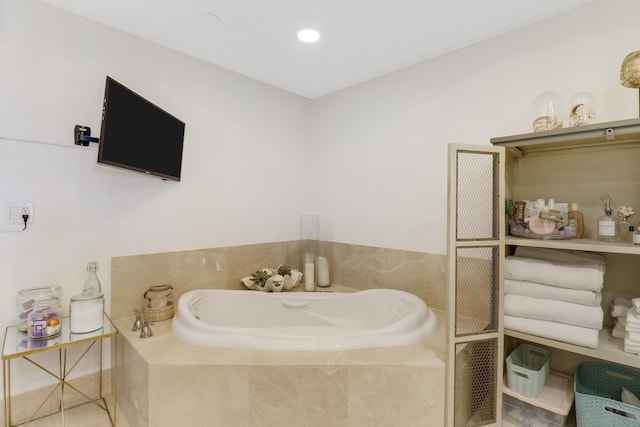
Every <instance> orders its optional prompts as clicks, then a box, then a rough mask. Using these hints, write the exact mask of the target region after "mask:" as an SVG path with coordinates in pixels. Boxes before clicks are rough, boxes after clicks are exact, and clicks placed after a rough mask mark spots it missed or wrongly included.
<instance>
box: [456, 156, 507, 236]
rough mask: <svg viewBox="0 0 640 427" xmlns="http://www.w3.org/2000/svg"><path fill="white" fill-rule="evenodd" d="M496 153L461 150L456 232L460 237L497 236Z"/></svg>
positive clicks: (458, 169) (458, 172) (458, 167)
mask: <svg viewBox="0 0 640 427" xmlns="http://www.w3.org/2000/svg"><path fill="white" fill-rule="evenodd" d="M498 159H499V157H498V155H497V154H495V153H477V152H465V151H461V152H458V155H457V190H456V193H457V197H458V211H457V212H456V235H457V239H458V240H482V239H494V238H496V237H497V233H498V216H497V214H498V212H499V209H495V204H496V200H497V197H498V191H497V189H496V183H497V182H498V180H497V179H496V174H497V171H498V168H497V162H498Z"/></svg>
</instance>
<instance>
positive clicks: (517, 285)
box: [504, 279, 602, 307]
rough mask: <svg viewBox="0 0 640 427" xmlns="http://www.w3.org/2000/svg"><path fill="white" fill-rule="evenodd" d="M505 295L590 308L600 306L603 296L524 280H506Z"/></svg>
mask: <svg viewBox="0 0 640 427" xmlns="http://www.w3.org/2000/svg"><path fill="white" fill-rule="evenodd" d="M504 293H505V294H512V295H523V296H526V297H533V298H545V299H552V300H557V301H565V302H572V303H575V304H582V305H588V306H598V307H599V306H600V303H601V302H602V294H601V293H600V292H595V291H583V290H580V289H569V288H560V287H558V286H550V285H544V284H542V283H534V282H525V281H522V280H511V279H505V280H504Z"/></svg>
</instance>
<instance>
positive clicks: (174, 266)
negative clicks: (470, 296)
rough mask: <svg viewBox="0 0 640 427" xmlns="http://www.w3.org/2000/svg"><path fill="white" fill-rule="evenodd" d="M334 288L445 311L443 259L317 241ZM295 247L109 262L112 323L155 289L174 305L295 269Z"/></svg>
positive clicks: (224, 250)
mask: <svg viewBox="0 0 640 427" xmlns="http://www.w3.org/2000/svg"><path fill="white" fill-rule="evenodd" d="M320 247H321V253H322V254H323V255H325V256H327V258H328V259H329V267H330V275H331V282H332V283H340V284H343V285H346V286H349V287H350V288H353V289H357V290H364V289H371V288H389V289H400V290H403V291H407V292H411V293H413V294H415V295H417V296H419V297H420V298H422V299H423V300H424V301H425V302H426V303H427V305H428V306H429V307H431V308H435V309H438V310H444V309H445V308H446V299H445V297H446V294H447V292H446V291H447V287H446V276H445V275H446V265H447V264H446V256H444V255H434V254H426V253H421V252H412V251H401V250H395V249H384V248H375V247H369V246H358V245H349V244H343V243H328V242H321V244H320ZM300 259H301V256H300V251H299V242H298V241H291V242H277V243H264V244H257V245H245V246H234V247H227V248H213V249H198V250H190V251H181V252H166V253H158V254H148V255H132V256H126V257H115V258H113V259H112V261H111V270H112V271H111V318H112V319H119V318H121V317H129V316H131V315H132V314H133V309H134V308H141V307H142V305H143V302H144V300H143V297H142V296H143V294H144V292H145V291H146V290H147V289H148V288H149V287H150V286H153V285H158V284H171V285H172V286H173V288H174V301H176V300H177V299H178V297H179V296H180V295H182V294H183V293H184V292H186V291H189V290H192V289H210V288H214V289H246V288H245V287H244V285H242V283H240V278H242V277H245V276H247V275H249V274H251V273H253V272H254V271H256V270H258V269H261V268H264V267H274V268H275V267H278V265H280V264H288V265H290V266H292V267H294V268H299V267H300V266H299V264H300Z"/></svg>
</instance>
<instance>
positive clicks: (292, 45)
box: [41, 0, 595, 99]
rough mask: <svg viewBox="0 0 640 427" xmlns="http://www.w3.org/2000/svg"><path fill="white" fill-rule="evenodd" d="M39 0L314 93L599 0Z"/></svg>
mask: <svg viewBox="0 0 640 427" xmlns="http://www.w3.org/2000/svg"><path fill="white" fill-rule="evenodd" d="M41 1H43V2H45V3H49V4H51V5H54V6H57V7H60V8H62V9H65V10H67V11H69V12H73V13H76V14H78V15H81V16H84V17H86V18H89V19H92V20H95V21H98V22H101V23H103V24H106V25H108V26H110V27H114V28H117V29H119V30H122V31H125V32H127V33H131V34H134V35H136V36H138V37H141V38H143V39H147V40H150V41H152V42H155V43H157V44H160V45H163V46H166V47H168V48H171V49H175V50H177V51H180V52H184V53H186V54H188V55H191V56H193V57H196V58H200V59H202V60H204V61H207V62H210V63H213V64H216V65H219V66H221V67H224V68H227V69H229V70H233V71H235V72H238V73H240V74H243V75H245V76H248V77H251V78H254V79H256V80H260V81H263V82H265V83H268V84H271V85H273V86H276V87H279V88H282V89H284V90H287V91H290V92H293V93H295V94H298V95H301V96H304V97H307V98H310V99H314V98H317V97H320V96H323V95H326V94H329V93H331V92H334V91H337V90H340V89H343V88H346V87H349V86H353V85H356V84H358V83H361V82H364V81H366V80H369V79H372V78H375V77H378V76H381V75H383V74H386V73H389V72H392V71H395V70H398V69H401V68H404V67H407V66H409V65H413V64H416V63H418V62H422V61H424V60H427V59H430V58H434V57H436V56H438V55H442V54H445V53H447V52H450V51H452V50H455V49H458V48H461V47H463V46H467V45H470V44H473V43H476V42H478V41H481V40H484V39H487V38H490V37H493V36H496V35H498V34H501V33H505V32H508V31H511V30H514V29H516V28H519V27H523V26H525V25H528V24H531V23H534V22H537V21H540V20H543V19H546V18H549V17H552V16H554V15H557V14H560V13H562V12H565V11H567V10H570V9H574V8H576V7H580V6H582V5H585V4H587V3H591V2H593V1H595V0H562V1H558V0H482V1H480V0H317V1H310V0H91V1H87V0H41ZM305 27H312V28H314V29H316V30H318V31H319V32H320V33H321V38H320V40H319V41H318V42H316V43H314V44H307V43H303V42H301V41H299V40H298V39H297V38H296V33H297V32H298V30H300V29H302V28H305Z"/></svg>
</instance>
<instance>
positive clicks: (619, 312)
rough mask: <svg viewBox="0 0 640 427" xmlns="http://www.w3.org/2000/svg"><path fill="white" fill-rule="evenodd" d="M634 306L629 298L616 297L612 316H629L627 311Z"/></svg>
mask: <svg viewBox="0 0 640 427" xmlns="http://www.w3.org/2000/svg"><path fill="white" fill-rule="evenodd" d="M631 307H633V303H632V302H631V300H630V299H629V298H625V297H615V298H614V299H613V301H612V302H611V317H627V312H628V311H629V309H630V308H631Z"/></svg>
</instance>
